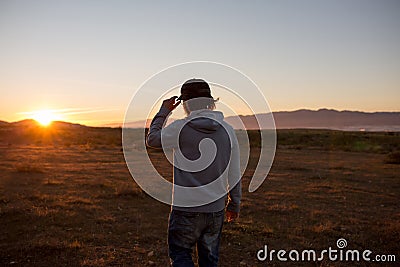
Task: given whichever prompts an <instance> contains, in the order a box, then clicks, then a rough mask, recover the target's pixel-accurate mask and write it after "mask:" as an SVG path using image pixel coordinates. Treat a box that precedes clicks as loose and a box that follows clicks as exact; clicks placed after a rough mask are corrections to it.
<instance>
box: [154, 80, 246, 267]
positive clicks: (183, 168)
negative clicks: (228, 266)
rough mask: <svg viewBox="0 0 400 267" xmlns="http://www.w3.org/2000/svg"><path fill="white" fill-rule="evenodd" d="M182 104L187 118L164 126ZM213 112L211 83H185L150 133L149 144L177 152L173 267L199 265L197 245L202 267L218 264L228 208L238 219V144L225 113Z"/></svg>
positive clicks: (171, 232) (164, 105)
mask: <svg viewBox="0 0 400 267" xmlns="http://www.w3.org/2000/svg"><path fill="white" fill-rule="evenodd" d="M180 101H182V102H183V103H182V104H183V108H184V110H185V113H186V115H187V117H186V118H184V119H181V120H176V121H174V122H173V123H171V124H170V125H169V126H168V127H165V128H163V125H164V124H165V121H166V119H167V118H168V116H169V114H170V113H171V112H172V111H173V110H174V109H175V108H176V107H177V106H178V105H179V104H180ZM214 109H215V100H214V98H213V97H212V96H211V90H210V87H209V85H208V83H207V82H205V81H204V80H202V79H191V80H188V81H186V82H185V83H184V84H183V85H182V87H181V96H180V97H179V98H177V97H176V96H175V97H171V98H170V99H166V100H164V102H163V103H162V106H161V108H160V111H159V112H158V113H157V114H156V116H155V117H154V119H153V121H152V122H151V125H150V129H149V133H148V135H147V145H148V146H151V147H157V148H161V147H162V148H164V149H167V148H172V149H173V151H174V188H173V195H172V197H173V203H172V208H171V213H170V216H169V225H168V247H169V257H170V259H171V264H172V266H194V263H193V260H192V255H191V254H192V250H193V247H195V246H196V248H197V253H198V264H199V266H200V267H203V266H217V264H218V253H219V243H220V237H221V232H222V225H223V221H224V211H225V207H226V216H227V220H228V222H231V221H234V220H236V219H237V218H238V217H239V207H240V199H241V182H240V167H239V148H238V141H237V138H236V135H235V132H234V130H233V128H232V127H231V126H230V125H229V124H227V123H226V122H225V121H224V116H223V114H222V112H219V111H214ZM205 163H206V165H205ZM201 165H204V166H201ZM193 189H194V190H193Z"/></svg>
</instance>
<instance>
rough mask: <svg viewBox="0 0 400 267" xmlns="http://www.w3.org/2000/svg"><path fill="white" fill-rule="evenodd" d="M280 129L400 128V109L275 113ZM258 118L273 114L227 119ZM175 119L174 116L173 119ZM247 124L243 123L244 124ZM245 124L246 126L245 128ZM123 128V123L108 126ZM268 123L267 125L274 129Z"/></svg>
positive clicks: (252, 121) (250, 121)
mask: <svg viewBox="0 0 400 267" xmlns="http://www.w3.org/2000/svg"><path fill="white" fill-rule="evenodd" d="M273 116H274V120H275V125H276V128H277V129H293V128H315V129H334V130H344V131H400V112H360V111H347V110H345V111H337V110H333V109H319V110H308V109H300V110H296V111H278V112H273ZM256 118H257V119H258V120H261V121H262V120H263V121H268V118H270V114H256V115H248V116H242V115H240V116H229V117H226V118H225V120H226V121H227V122H228V123H229V124H231V125H232V126H233V127H234V128H235V129H249V130H250V129H258V128H259V127H258V124H257V121H256ZM170 121H173V119H170ZM241 122H242V123H243V124H242V123H241ZM149 124H150V121H147V122H146V121H144V120H141V121H134V122H128V123H125V127H127V128H143V127H144V125H147V126H148V125H149ZM243 125H244V127H243ZM107 126H109V127H119V126H121V124H111V125H107ZM270 127H271V125H269V127H268V126H267V127H266V128H270Z"/></svg>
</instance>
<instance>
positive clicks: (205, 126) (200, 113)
mask: <svg viewBox="0 0 400 267" xmlns="http://www.w3.org/2000/svg"><path fill="white" fill-rule="evenodd" d="M186 120H190V121H189V122H188V125H189V126H190V127H191V128H193V129H195V130H197V131H199V132H202V133H213V132H215V131H217V130H218V129H219V128H220V127H222V125H221V124H222V122H223V120H224V115H223V114H222V112H220V111H213V110H209V109H201V110H195V111H192V112H190V114H189V116H187V117H186Z"/></svg>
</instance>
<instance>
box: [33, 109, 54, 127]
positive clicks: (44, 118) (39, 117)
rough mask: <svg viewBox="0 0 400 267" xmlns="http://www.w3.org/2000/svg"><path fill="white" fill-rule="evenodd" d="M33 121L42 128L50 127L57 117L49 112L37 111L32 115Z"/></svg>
mask: <svg viewBox="0 0 400 267" xmlns="http://www.w3.org/2000/svg"><path fill="white" fill-rule="evenodd" d="M32 117H33V119H34V120H35V121H37V122H39V123H40V124H41V125H43V126H48V125H50V124H51V123H52V122H53V121H55V120H57V119H58V116H57V115H56V114H54V113H53V112H52V111H51V110H39V111H36V112H34V113H33V115H32Z"/></svg>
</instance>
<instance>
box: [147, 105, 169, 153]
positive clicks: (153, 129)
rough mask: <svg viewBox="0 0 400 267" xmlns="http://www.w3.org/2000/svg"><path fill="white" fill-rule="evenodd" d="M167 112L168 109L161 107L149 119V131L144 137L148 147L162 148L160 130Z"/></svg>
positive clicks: (167, 114)
mask: <svg viewBox="0 0 400 267" xmlns="http://www.w3.org/2000/svg"><path fill="white" fill-rule="evenodd" d="M169 113H170V111H169V109H167V108H164V107H161V109H160V111H158V113H157V114H156V115H155V116H154V118H153V120H152V121H151V124H150V128H149V132H148V134H147V138H146V143H147V145H148V146H149V147H153V148H162V146H161V130H162V128H163V126H164V124H165V121H166V120H167V118H168V116H169Z"/></svg>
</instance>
